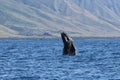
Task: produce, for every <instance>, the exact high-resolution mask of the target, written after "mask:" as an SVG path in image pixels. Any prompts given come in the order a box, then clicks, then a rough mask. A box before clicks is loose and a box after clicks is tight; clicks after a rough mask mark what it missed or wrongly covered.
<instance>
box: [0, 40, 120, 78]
mask: <svg viewBox="0 0 120 80" xmlns="http://www.w3.org/2000/svg"><path fill="white" fill-rule="evenodd" d="M74 43H75V46H76V49H77V55H76V56H67V55H62V49H63V43H62V40H61V39H23V40H22V39H0V80H120V39H74Z"/></svg>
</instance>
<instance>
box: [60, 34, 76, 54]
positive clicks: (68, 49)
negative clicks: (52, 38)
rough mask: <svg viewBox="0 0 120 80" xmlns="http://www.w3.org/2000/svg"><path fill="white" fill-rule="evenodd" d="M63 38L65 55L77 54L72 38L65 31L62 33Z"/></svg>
mask: <svg viewBox="0 0 120 80" xmlns="http://www.w3.org/2000/svg"><path fill="white" fill-rule="evenodd" d="M61 38H62V41H63V44H64V47H63V55H71V56H74V55H76V48H75V46H74V44H73V41H72V38H70V37H69V36H68V35H67V34H66V33H65V32H62V33H61Z"/></svg>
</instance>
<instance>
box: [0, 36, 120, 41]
mask: <svg viewBox="0 0 120 80" xmlns="http://www.w3.org/2000/svg"><path fill="white" fill-rule="evenodd" d="M72 38H73V39H120V37H72ZM44 39H61V37H44V38H42V37H24V38H21V37H8V38H0V40H44Z"/></svg>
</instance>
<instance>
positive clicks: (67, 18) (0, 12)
mask: <svg viewBox="0 0 120 80" xmlns="http://www.w3.org/2000/svg"><path fill="white" fill-rule="evenodd" d="M63 31H65V32H67V33H69V34H70V35H71V36H72V37H120V0H0V38H9V37H10V38H13V37H19V38H27V37H29V38H31V37H35V38H43V37H59V36H60V32H63Z"/></svg>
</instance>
